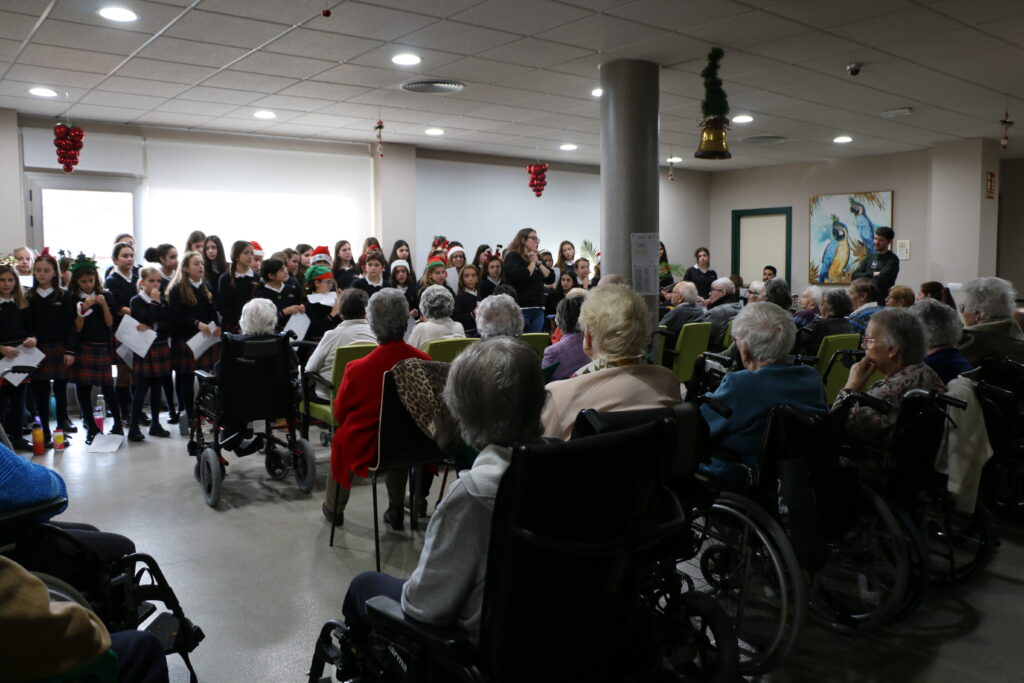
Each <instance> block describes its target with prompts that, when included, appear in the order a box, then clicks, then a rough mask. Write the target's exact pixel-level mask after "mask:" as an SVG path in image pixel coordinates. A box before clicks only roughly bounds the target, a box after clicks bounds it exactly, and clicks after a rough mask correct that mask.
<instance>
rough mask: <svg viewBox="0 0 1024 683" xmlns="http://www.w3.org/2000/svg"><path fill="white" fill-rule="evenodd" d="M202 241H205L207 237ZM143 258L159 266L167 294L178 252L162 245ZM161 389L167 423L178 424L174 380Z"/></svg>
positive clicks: (161, 281) (149, 250) (192, 238)
mask: <svg viewBox="0 0 1024 683" xmlns="http://www.w3.org/2000/svg"><path fill="white" fill-rule="evenodd" d="M198 235H202V233H198ZM196 238H197V233H192V235H190V236H189V241H190V242H191V241H199V240H198V239H196ZM200 239H205V235H204V236H203V237H202V238H200ZM143 257H144V258H145V259H146V260H147V261H149V262H150V263H157V264H159V266H160V293H161V294H167V286H168V285H169V284H171V278H173V277H174V275H175V274H176V273H177V272H178V250H177V249H175V248H174V245H172V244H161V245H158V246H156V247H150V248H148V249H146V253H145V254H143ZM161 388H162V389H163V392H164V397H165V398H166V399H167V421H168V422H169V423H171V424H177V423H178V410H177V408H175V407H174V380H173V379H172V377H171V375H167V379H166V380H165V381H164V384H163V386H162V387H161ZM149 400H150V401H152V400H153V397H150V399H149Z"/></svg>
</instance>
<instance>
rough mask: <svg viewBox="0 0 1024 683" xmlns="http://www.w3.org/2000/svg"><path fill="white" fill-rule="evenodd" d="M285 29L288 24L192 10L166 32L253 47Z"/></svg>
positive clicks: (171, 34) (206, 41)
mask: <svg viewBox="0 0 1024 683" xmlns="http://www.w3.org/2000/svg"><path fill="white" fill-rule="evenodd" d="M288 28H289V26H287V25H285V24H276V23H269V22H265V21H256V20H254V19H245V18H243V17H241V16H226V15H224V14H216V13H214V12H204V11H203V10H192V11H191V12H189V13H188V14H186V15H185V16H184V17H183V18H182V19H181V20H180V21H178V22H177V23H176V24H174V26H172V27H171V28H170V29H168V31H167V34H166V35H168V36H171V37H172V38H187V39H189V40H199V41H202V42H204V43H216V44H218V45H230V46H233V47H245V48H254V47H259V46H260V45H262V44H263V43H265V42H267V41H268V40H270V39H271V38H273V37H274V36H276V35H279V34H280V33H281V32H283V31H287V30H288Z"/></svg>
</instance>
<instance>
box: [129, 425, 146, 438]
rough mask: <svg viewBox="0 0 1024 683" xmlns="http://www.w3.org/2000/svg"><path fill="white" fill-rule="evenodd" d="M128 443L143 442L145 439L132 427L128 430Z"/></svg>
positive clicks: (140, 431)
mask: <svg viewBox="0 0 1024 683" xmlns="http://www.w3.org/2000/svg"><path fill="white" fill-rule="evenodd" d="M128 440H129V441H145V440H146V437H145V435H144V434H143V433H142V430H140V429H139V428H138V427H132V428H131V429H129V430H128Z"/></svg>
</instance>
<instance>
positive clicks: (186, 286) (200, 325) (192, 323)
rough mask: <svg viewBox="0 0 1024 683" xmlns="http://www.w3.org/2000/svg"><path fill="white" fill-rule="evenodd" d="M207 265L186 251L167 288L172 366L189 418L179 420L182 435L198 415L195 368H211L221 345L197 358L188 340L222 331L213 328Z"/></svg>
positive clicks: (214, 316) (214, 315) (213, 309)
mask: <svg viewBox="0 0 1024 683" xmlns="http://www.w3.org/2000/svg"><path fill="white" fill-rule="evenodd" d="M204 268H205V266H204V264H203V255H202V254H200V253H199V252H195V251H190V252H187V253H186V254H185V256H184V257H183V258H182V259H181V266H180V267H179V268H178V272H177V274H176V275H175V277H174V279H173V280H172V281H171V285H170V287H168V289H167V305H168V307H169V309H170V315H171V321H172V324H173V332H172V336H173V340H172V344H171V367H172V368H173V369H174V374H175V378H176V386H177V391H178V400H179V401H180V403H181V406H182V408H183V409H184V411H185V415H186V416H187V419H185V420H181V421H180V422H179V423H178V431H179V433H180V434H181V435H182V436H188V433H189V427H190V425H191V424H192V421H193V419H194V418H195V415H194V414H193V409H194V404H195V371H196V370H206V371H210V370H212V369H213V364H214V362H215V361H216V358H217V356H219V350H220V347H219V346H214V347H212V348H209V349H207V350H206V352H205V353H203V355H201V356H200V357H199V358H196V357H195V354H193V353H192V349H190V348H189V347H188V344H187V342H188V340H189V339H191V338H192V337H194V336H195V335H196V333H197V332H202V333H203V334H205V335H210V334H217V335H218V336H219V335H220V328H219V327H218V328H217V331H216V332H215V333H214V332H211V330H210V323H215V322H216V321H217V306H216V304H214V302H213V293H212V292H211V291H210V289H209V287H207V285H206V280H205V278H204V277H203V272H204Z"/></svg>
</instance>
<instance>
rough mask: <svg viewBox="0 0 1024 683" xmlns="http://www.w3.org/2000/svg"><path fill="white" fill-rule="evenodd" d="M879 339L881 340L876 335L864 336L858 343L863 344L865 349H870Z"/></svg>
mask: <svg viewBox="0 0 1024 683" xmlns="http://www.w3.org/2000/svg"><path fill="white" fill-rule="evenodd" d="M879 341H881V339H878V338H877V337H864V338H863V339H861V340H860V345H861V346H863V347H864V348H865V349H870V348H871V347H872V346H874V345H875V343H876V342H879Z"/></svg>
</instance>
